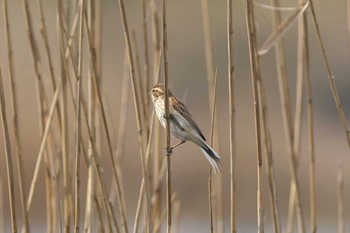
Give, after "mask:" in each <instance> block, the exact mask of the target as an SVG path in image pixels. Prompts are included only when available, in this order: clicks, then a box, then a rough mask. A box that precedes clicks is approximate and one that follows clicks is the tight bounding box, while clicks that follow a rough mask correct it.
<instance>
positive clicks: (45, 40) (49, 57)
mask: <svg viewBox="0 0 350 233" xmlns="http://www.w3.org/2000/svg"><path fill="white" fill-rule="evenodd" d="M38 7H39V15H40V34H41V38H42V41H43V44H44V48H45V54H46V59H47V65H48V67H49V74H50V75H49V76H50V84H51V86H52V91H53V92H54V91H55V90H56V86H57V84H56V79H55V72H54V67H53V61H52V55H51V50H50V45H49V39H48V35H47V26H46V20H45V15H44V9H43V3H42V0H38ZM56 107H57V110H58V111H56V115H57V119H58V122H57V125H58V128H57V131H58V132H59V135H61V114H60V112H61V110H60V104H59V103H58V104H57V105H56ZM54 136H55V134H52V137H54ZM59 137H60V136H59Z"/></svg>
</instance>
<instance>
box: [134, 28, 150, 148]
mask: <svg viewBox="0 0 350 233" xmlns="http://www.w3.org/2000/svg"><path fill="white" fill-rule="evenodd" d="M131 47H132V48H133V49H134V54H135V56H134V57H133V59H134V61H135V75H136V79H135V80H136V83H135V84H136V87H137V94H138V95H139V97H138V99H139V100H140V106H139V108H140V111H141V114H142V117H141V125H142V127H141V128H142V129H143V130H144V131H145V133H144V135H143V136H144V137H145V139H144V140H143V142H147V141H148V140H147V137H148V133H149V122H148V111H147V105H146V100H145V99H148V98H149V97H148V96H145V93H144V91H145V88H144V85H143V81H142V80H143V77H142V74H141V67H140V55H139V49H138V46H137V40H136V33H135V29H134V28H131ZM147 95H148V94H147ZM142 146H143V148H144V149H143V150H145V148H146V145H145V143H144V144H143V145H142Z"/></svg>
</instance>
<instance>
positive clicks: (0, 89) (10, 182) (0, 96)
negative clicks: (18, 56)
mask: <svg viewBox="0 0 350 233" xmlns="http://www.w3.org/2000/svg"><path fill="white" fill-rule="evenodd" d="M0 111H1V121H2V133H3V138H4V145H5V158H6V172H7V186H8V192H9V201H10V218H11V227H12V232H14V233H17V216H16V205H15V187H14V178H13V165H12V153H11V142H10V135H9V131H8V123H7V117H6V106H5V93H4V86H3V81H2V74H1V69H0Z"/></svg>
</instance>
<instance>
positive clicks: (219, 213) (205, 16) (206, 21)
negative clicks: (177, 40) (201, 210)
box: [201, 0, 224, 233]
mask: <svg viewBox="0 0 350 233" xmlns="http://www.w3.org/2000/svg"><path fill="white" fill-rule="evenodd" d="M201 6H202V22H203V32H204V47H205V58H206V67H207V82H208V93H209V95H208V97H209V103H210V102H211V101H212V99H213V95H214V90H213V87H214V82H215V81H214V78H215V77H214V75H215V70H214V63H215V62H214V56H213V43H212V38H211V30H210V18H209V6H208V0H202V1H201ZM209 108H210V111H211V112H214V111H215V110H214V109H212V106H211V105H210V104H209ZM219 142H220V133H219V119H218V118H217V117H214V142H213V144H212V146H213V147H216V148H217V152H218V153H219V154H220V144H219ZM215 178H216V179H215V180H214V184H215V186H214V187H215V190H213V191H214V192H215V197H216V203H217V206H216V210H215V213H216V218H217V229H218V233H221V232H223V231H224V225H223V197H222V174H221V173H218V174H217V175H216V176H215Z"/></svg>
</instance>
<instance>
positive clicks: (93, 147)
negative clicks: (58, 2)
mask: <svg viewBox="0 0 350 233" xmlns="http://www.w3.org/2000/svg"><path fill="white" fill-rule="evenodd" d="M85 16H86V14H85V13H84V20H85V21H84V22H85V26H86V25H87V23H86V17H85ZM60 26H62V25H60ZM63 32H65V31H64V28H63ZM86 32H87V34H89V32H88V28H86ZM64 35H65V40H66V41H68V38H67V35H66V34H65V33H64ZM68 48H69V53H70V56H71V57H72V59H71V61H72V66H73V71H74V74H75V76H76V77H77V73H78V71H77V65H76V64H75V59H74V58H73V54H72V50H71V48H70V46H68ZM65 65H66V64H65ZM81 92H82V93H81V101H82V110H83V113H84V117H85V123H86V127H87V129H88V136H89V144H90V145H91V150H92V153H91V156H92V157H91V159H92V163H93V167H94V171H93V172H96V174H97V180H98V185H99V188H100V192H101V196H102V203H103V206H104V211H105V212H106V216H107V223H108V227H109V231H110V232H111V231H112V225H111V220H110V214H109V213H112V211H111V210H110V205H108V200H107V194H106V187H105V184H104V183H103V180H102V175H101V169H100V164H99V163H98V158H99V155H98V151H97V149H96V145H95V142H94V140H93V134H92V130H91V128H90V127H89V126H90V125H89V122H88V119H89V117H88V113H87V109H88V107H87V103H86V101H85V98H84V96H85V95H84V93H83V90H81ZM72 96H73V95H72ZM73 102H74V100H73ZM85 223H86V221H85ZM88 230H90V229H89V226H88V227H86V225H85V226H84V231H88Z"/></svg>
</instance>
